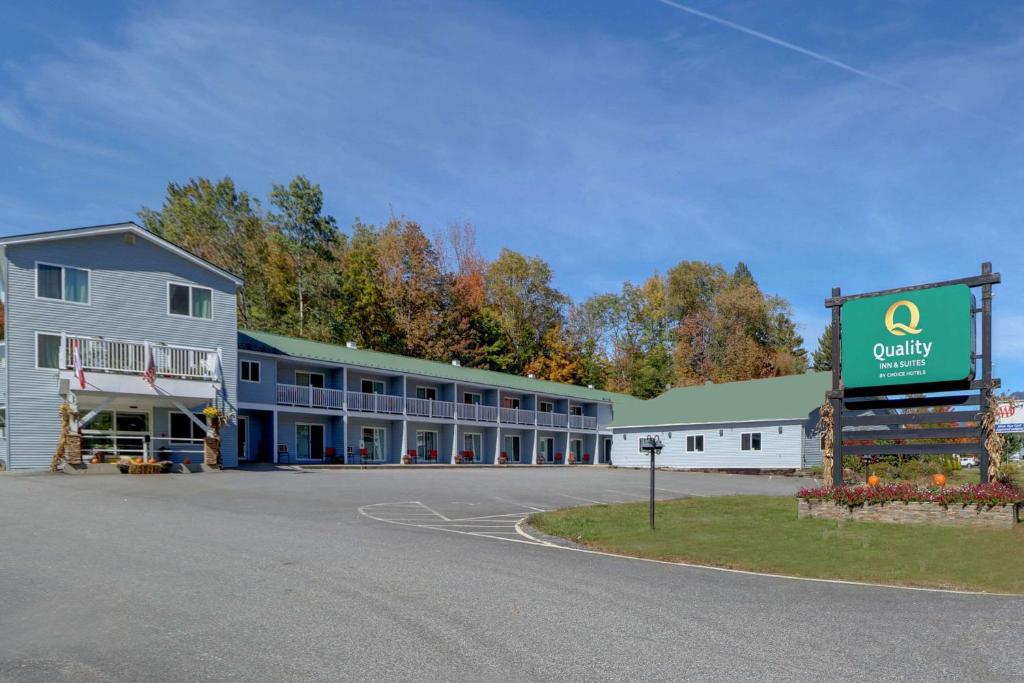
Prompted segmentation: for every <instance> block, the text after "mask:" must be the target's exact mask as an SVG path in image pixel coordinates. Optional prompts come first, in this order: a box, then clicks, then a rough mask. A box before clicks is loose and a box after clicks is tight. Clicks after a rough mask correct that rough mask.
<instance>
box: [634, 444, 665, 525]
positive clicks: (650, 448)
mask: <svg viewBox="0 0 1024 683" xmlns="http://www.w3.org/2000/svg"><path fill="white" fill-rule="evenodd" d="M662 448H663V446H662V445H661V438H660V437H657V436H651V435H650V434H648V435H647V436H645V437H643V438H642V439H640V450H642V451H646V452H647V453H650V454H651V506H650V507H651V515H650V516H651V531H654V456H656V455H657V454H658V453H661V449H662Z"/></svg>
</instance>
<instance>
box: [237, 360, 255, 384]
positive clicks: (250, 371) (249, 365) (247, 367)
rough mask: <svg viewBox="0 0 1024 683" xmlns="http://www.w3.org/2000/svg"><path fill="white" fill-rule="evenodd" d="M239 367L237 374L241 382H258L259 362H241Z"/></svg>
mask: <svg viewBox="0 0 1024 683" xmlns="http://www.w3.org/2000/svg"><path fill="white" fill-rule="evenodd" d="M241 366H242V367H241V370H240V372H239V374H240V375H241V380H242V381H243V382H259V381H260V362H259V361H258V360H243V361H242V362H241Z"/></svg>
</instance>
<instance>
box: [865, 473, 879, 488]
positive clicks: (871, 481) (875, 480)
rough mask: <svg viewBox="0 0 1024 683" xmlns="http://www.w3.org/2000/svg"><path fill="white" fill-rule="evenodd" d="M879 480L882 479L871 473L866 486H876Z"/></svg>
mask: <svg viewBox="0 0 1024 683" xmlns="http://www.w3.org/2000/svg"><path fill="white" fill-rule="evenodd" d="M881 482H882V480H881V479H880V478H879V477H878V475H877V474H872V475H871V476H870V477H868V486H878V485H879V484H880V483H881Z"/></svg>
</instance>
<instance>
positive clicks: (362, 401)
mask: <svg viewBox="0 0 1024 683" xmlns="http://www.w3.org/2000/svg"><path fill="white" fill-rule="evenodd" d="M345 393H346V398H347V399H348V409H349V410H358V411H361V412H365V413H388V414H392V415H396V414H397V415H401V413H402V397H401V396H390V395H388V394H364V393H362V392H360V391H348V392H345Z"/></svg>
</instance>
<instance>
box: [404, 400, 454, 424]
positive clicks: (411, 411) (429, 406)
mask: <svg viewBox="0 0 1024 683" xmlns="http://www.w3.org/2000/svg"><path fill="white" fill-rule="evenodd" d="M405 413H406V415H415V416H417V417H439V418H445V419H448V418H451V417H452V415H454V414H455V404H454V403H451V402H449V401H432V400H430V399H428V398H407V399H405Z"/></svg>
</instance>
